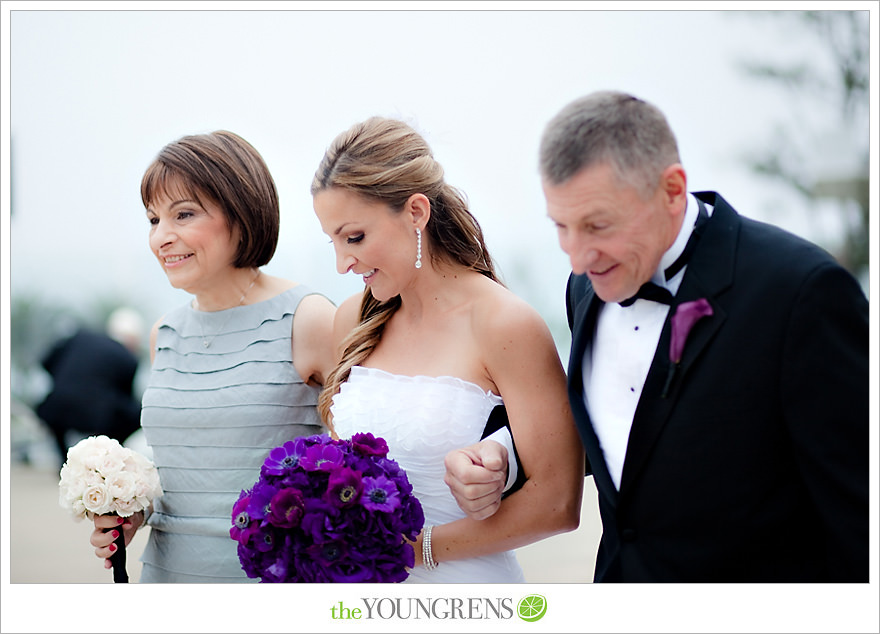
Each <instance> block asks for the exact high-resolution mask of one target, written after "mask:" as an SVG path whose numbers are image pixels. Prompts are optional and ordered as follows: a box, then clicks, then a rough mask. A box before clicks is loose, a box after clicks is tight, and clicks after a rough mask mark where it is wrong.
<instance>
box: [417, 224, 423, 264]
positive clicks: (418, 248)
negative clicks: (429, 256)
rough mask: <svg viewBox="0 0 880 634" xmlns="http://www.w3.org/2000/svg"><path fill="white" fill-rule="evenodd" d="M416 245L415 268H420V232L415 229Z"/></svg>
mask: <svg viewBox="0 0 880 634" xmlns="http://www.w3.org/2000/svg"><path fill="white" fill-rule="evenodd" d="M416 244H417V253H416V268H417V269H420V268H422V230H421V229H419V228H418V227H416Z"/></svg>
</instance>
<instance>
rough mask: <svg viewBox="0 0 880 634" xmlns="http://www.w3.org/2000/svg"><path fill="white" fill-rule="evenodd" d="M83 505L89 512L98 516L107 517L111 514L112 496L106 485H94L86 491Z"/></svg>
mask: <svg viewBox="0 0 880 634" xmlns="http://www.w3.org/2000/svg"><path fill="white" fill-rule="evenodd" d="M82 502H83V505H84V506H85V507H86V510H87V511H90V512H92V513H95V514H96V515H105V514H107V513H109V512H110V510H111V509H110V495H109V493H108V492H107V487H106V485H104V484H93V485H91V486H90V487H89V488H87V489H86V490H85V492H84V493H83V497H82Z"/></svg>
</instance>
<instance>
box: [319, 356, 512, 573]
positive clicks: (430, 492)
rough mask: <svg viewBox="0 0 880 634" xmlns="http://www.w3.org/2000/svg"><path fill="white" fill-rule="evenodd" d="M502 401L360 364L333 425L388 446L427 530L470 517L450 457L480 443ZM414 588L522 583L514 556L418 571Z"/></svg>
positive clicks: (473, 389) (448, 382) (457, 382)
mask: <svg viewBox="0 0 880 634" xmlns="http://www.w3.org/2000/svg"><path fill="white" fill-rule="evenodd" d="M501 403H502V400H501V397H500V396H498V395H496V394H493V393H492V392H485V391H483V389H482V388H481V387H480V386H478V385H476V384H474V383H470V382H468V381H464V380H462V379H458V378H454V377H428V376H415V377H411V376H402V375H398V374H390V373H388V372H385V371H383V370H378V369H375V368H364V367H361V366H355V367H353V368H352V369H351V374H350V376H349V377H348V380H347V381H346V382H345V383H343V384H342V387H341V389H340V391H339V392H338V393H337V394H336V396H335V397H334V398H333V405H332V406H331V408H330V409H331V411H332V413H333V426H334V427H335V429H336V433H337V434H338V435H339V437H340V438H350V437H351V436H352V434H355V433H357V432H364V433H365V432H370V433H372V434H373V435H374V436H380V437H382V438H384V439H385V441H386V442H387V443H388V457H389V458H391V459H393V460H395V461H396V462H397V463H398V464H399V465H400V466H401V467H402V468H403V469H405V470H406V474H407V477H408V478H409V481H410V483H411V484H412V486H413V491H414V493H415V495H416V497H417V498H418V499H419V502H421V504H422V509H423V510H424V512H425V525H426V526H427V525H429V524H433V525H435V526H437V525H440V524H446V523H447V522H452V521H454V520H457V519H461V518H463V517H464V516H465V515H464V513H463V512H462V510H461V509H460V508H459V506H458V504H457V503H456V501H455V498H453V497H452V493H451V492H450V491H449V487H448V486H447V485H446V483H445V482H444V481H443V478H444V475H445V474H446V467H445V465H444V462H443V460H444V458H445V457H446V454H447V453H449V452H450V451H451V450H453V449H460V448H462V447H466V446H468V445H472V444H474V443H476V442H479V440H480V436H481V435H482V433H483V429H484V428H485V425H486V421H487V420H488V418H489V414H490V413H491V411H492V409H493V408H494V407H495V406H496V405H500V404H501ZM406 581H407V582H410V583H522V582H524V581H525V580H524V578H523V572H522V568H520V566H519V563H518V562H517V560H516V555H515V553H514V552H513V551H507V552H502V553H497V554H492V555H486V556H482V557H475V558H473V559H463V560H458V561H442V560H441V561H440V562H439V566H438V567H437V568H435V569H434V570H431V571H428V570H425V568H423V567H421V566H419V567H417V568H415V569H414V570H413V571H412V573H411V574H410V576H409V577H408V578H407V580H406Z"/></svg>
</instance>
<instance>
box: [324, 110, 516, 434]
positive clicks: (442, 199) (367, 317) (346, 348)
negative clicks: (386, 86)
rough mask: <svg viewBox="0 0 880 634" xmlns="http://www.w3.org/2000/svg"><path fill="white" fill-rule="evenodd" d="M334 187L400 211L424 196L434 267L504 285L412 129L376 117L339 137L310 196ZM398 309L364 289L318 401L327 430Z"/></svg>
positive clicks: (464, 209)
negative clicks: (339, 399)
mask: <svg viewBox="0 0 880 634" xmlns="http://www.w3.org/2000/svg"><path fill="white" fill-rule="evenodd" d="M333 187H337V188H340V189H345V190H348V191H351V192H354V193H356V194H358V195H359V196H362V197H363V198H365V199H367V200H370V201H380V202H383V203H385V204H387V205H388V206H389V208H390V209H392V210H394V211H397V212H400V211H402V210H403V208H404V206H405V204H406V202H407V200H409V197H410V196H412V195H413V194H417V193H421V194H424V195H425V196H426V197H427V198H428V200H429V201H430V203H431V216H430V218H429V220H428V224H427V226H426V227H425V234H426V239H427V241H428V243H429V244H430V247H431V248H430V250H429V252H430V254H431V260H432V262H438V263H439V262H441V261H442V262H447V263H452V264H457V265H460V266H463V267H465V268H467V269H469V270H473V271H477V272H479V273H482V274H483V275H485V276H486V277H488V278H489V279H491V280H494V281H496V282H498V283H501V281H500V279H499V278H498V275H497V274H496V272H495V265H494V263H493V261H492V258H491V257H490V255H489V252H488V250H487V249H486V244H485V242H484V240H483V231H482V229H481V228H480V225H479V223H478V222H477V220H476V218H474V217H473V215H472V214H471V212H470V211H469V210H468V205H467V200H466V198H465V196H464V194H463V193H462V192H460V191H459V190H457V189H456V188H454V187H452V186H450V185H448V184H447V183H446V182H445V181H444V179H443V168H442V167H441V166H440V164H439V163H437V161H435V160H434V157H433V154H432V152H431V148H430V147H429V146H428V144H427V142H426V141H425V140H424V139H423V138H422V137H421V135H419V134H418V133H417V132H416V131H415V130H414V129H413V128H412V127H410V126H409V125H407V124H406V123H404V122H402V121H398V120H396V119H387V118H383V117H371V118H370V119H367V120H366V121H363V122H361V123H358V124H355V125H354V126H352V127H351V128H349V129H348V130H346V131H345V132H343V133H341V134H340V135H339V136H337V137H336V139H334V141H333V143H332V144H331V145H330V147H329V148H328V149H327V152H326V153H325V154H324V158H323V159H322V160H321V163H320V165H319V166H318V169H317V171H316V172H315V178H314V180H313V181H312V187H311V191H312V196H314V195H316V194H318V193H319V192H322V191H324V190H326V189H330V188H333ZM398 308H400V296H399V295H398V296H396V297H393V298H391V299H390V300H388V301H385V302H380V301H378V300H376V299H375V298H374V297H373V295H372V293H371V292H370V290H369V289H368V288H366V289H364V295H363V299H362V300H361V308H360V319H359V322H358V325H357V326H356V327H355V328H354V330H352V331H351V333H349V334H348V336H347V337H346V338H345V339H344V341H343V343H342V348H343V352H342V359H341V360H340V362H339V364H338V365H337V366H336V368H335V369H334V370H333V371H332V372H331V373H330V375H329V376H328V377H327V380H326V382H325V385H324V389H323V391H322V392H321V395H320V398H319V399H318V411H319V412H320V414H321V418H322V419H323V421H324V423H325V424H326V425H327V427H328V428H329V429H331V430H332V429H333V423H332V416H331V414H330V405H331V403H332V401H333V397H334V396H335V395H336V393H337V392H338V391H339V388H340V386H341V385H342V384H343V383H344V382H345V381H346V380H347V379H348V376H349V374H350V373H351V369H352V368H353V367H354V366H356V365H359V364H361V363H363V362H364V361H365V360H366V358H367V357H369V356H370V353H371V352H372V351H373V349H374V348H375V347H376V345H378V343H379V339H380V338H381V336H382V331H383V330H384V328H385V324H386V323H388V320H389V319H391V316H392V315H394V313H395V312H396V311H397V309H398Z"/></svg>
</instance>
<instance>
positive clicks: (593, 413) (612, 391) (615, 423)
mask: <svg viewBox="0 0 880 634" xmlns="http://www.w3.org/2000/svg"><path fill="white" fill-rule="evenodd" d="M698 211H699V204H698V202H697V199H696V198H694V196H693V195H691V194H688V197H687V208H686V210H685V217H684V221H683V222H682V226H681V231H680V232H679V234H678V237H677V238H676V239H675V242H673V243H672V246H671V247H669V250H667V251H666V253H664V254H663V257H662V258H661V259H660V265H659V266H658V267H657V271H655V272H654V275H653V277H652V278H651V281H653V282H654V283H656V284H658V285H660V286H662V287H664V288H667V289H669V291H670V292H671V293H672V294H673V295H675V293H676V292H677V291H678V287H679V286H680V285H681V281H682V279H683V278H684V272H685V270H686V268H687V266H685V267H683V268H682V269H681V270H680V271H679V272H678V273H676V274H675V275H674V276H673V277H672V278H671V279H670V280H666V279H665V277H664V274H663V272H664V271H665V270H666V269H667V268H668V267H669V266H670V265H671V264H672V263H673V262H675V260H676V259H678V256H679V255H681V253H682V251H684V248H685V245H686V244H687V241H688V238H690V236H691V233H693V230H694V223H695V222H696V220H697V215H698ZM707 211H708V212H710V213H711V209H710V208H709V207H708V206H707ZM668 313H669V306H667V305H665V304H660V303H657V302H652V301H649V300H645V299H637V300H636V301H635V302H634V303H633V304H632V305H631V306H628V307H623V306H621V305H620V304H618V303H616V302H612V303H606V304H604V305H603V306H602V307H601V308H600V310H599V316H598V320H597V323H596V332H595V336H594V337H593V343H592V346H591V347H588V348H587V350H586V351H585V352H584V358H583V366H582V367H583V381H584V404H585V406H586V408H587V412H588V413H589V415H590V419H591V420H592V423H593V429H594V430H595V432H596V435H597V436H598V438H599V444H600V445H601V447H602V452H603V454H604V455H605V463H606V465H607V466H608V471H609V473H610V474H611V479H612V480H613V481H614V485H615V486H616V487H617V488H618V489H620V478H621V475H622V474H623V462H624V458H625V457H626V446H627V442H628V441H629V432H630V428H631V427H632V422H633V416H634V415H635V411H636V407H637V406H638V404H639V399H640V398H641V395H642V387H643V386H644V384H645V379H646V378H647V376H648V370H649V369H650V368H651V361H652V360H653V359H654V353H655V352H656V350H657V342H658V341H659V339H660V332H661V330H662V329H663V323H664V322H665V321H666V316H667V314H668Z"/></svg>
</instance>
